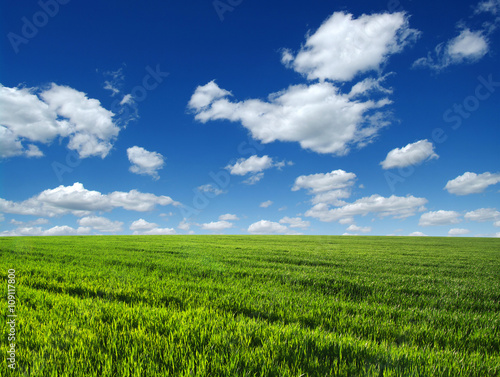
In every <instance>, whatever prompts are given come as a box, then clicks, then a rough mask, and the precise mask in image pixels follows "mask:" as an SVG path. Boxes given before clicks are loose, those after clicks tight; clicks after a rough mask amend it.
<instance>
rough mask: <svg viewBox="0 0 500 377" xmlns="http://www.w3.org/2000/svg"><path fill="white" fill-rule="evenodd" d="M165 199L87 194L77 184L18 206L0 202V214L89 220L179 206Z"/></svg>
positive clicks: (129, 194) (136, 194) (134, 192)
mask: <svg viewBox="0 0 500 377" xmlns="http://www.w3.org/2000/svg"><path fill="white" fill-rule="evenodd" d="M179 204H180V203H178V202H175V201H174V200H172V198H170V197H168V196H164V195H162V196H156V195H154V194H149V193H142V192H139V191H137V190H131V191H129V192H121V191H114V192H112V193H110V194H102V193H100V192H98V191H91V190H87V189H86V188H85V187H83V185H82V184H81V183H79V182H76V183H74V184H73V185H72V186H63V185H61V186H59V187H56V188H55V189H48V190H45V191H42V192H41V193H40V194H38V195H35V196H33V197H32V198H29V199H27V200H24V201H22V202H13V201H9V200H5V199H2V198H0V211H1V212H4V213H12V214H19V215H32V216H44V217H55V216H62V215H66V214H68V213H72V214H73V215H75V216H89V215H90V214H91V213H92V212H95V211H105V212H107V211H111V210H113V209H114V208H123V209H126V210H129V211H138V212H147V211H151V210H153V209H154V208H155V206H157V205H161V206H166V205H176V206H177V205H179Z"/></svg>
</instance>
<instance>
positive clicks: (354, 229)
mask: <svg viewBox="0 0 500 377" xmlns="http://www.w3.org/2000/svg"><path fill="white" fill-rule="evenodd" d="M346 230H347V231H348V232H361V233H369V232H371V231H372V228H371V227H369V226H357V225H355V224H351V225H349V227H348V228H347V229H346Z"/></svg>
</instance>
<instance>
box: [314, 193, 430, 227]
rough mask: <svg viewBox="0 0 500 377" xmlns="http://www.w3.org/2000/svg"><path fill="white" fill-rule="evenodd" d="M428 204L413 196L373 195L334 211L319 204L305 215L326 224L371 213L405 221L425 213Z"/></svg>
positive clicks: (349, 219) (343, 221)
mask: <svg viewBox="0 0 500 377" xmlns="http://www.w3.org/2000/svg"><path fill="white" fill-rule="evenodd" d="M426 203H427V199H425V198H416V197H414V196H413V195H408V196H406V197H401V196H395V195H392V196H390V197H389V198H385V197H383V196H380V195H372V196H369V197H364V198H361V199H358V200H356V201H355V202H353V203H348V204H345V205H343V206H342V207H338V208H333V209H330V208H329V206H328V204H326V203H319V204H316V205H314V206H313V207H312V208H311V209H309V210H308V211H307V212H306V213H305V215H306V216H309V217H314V218H317V219H318V220H320V221H324V222H332V221H339V222H341V223H348V222H352V221H353V219H354V216H366V215H368V214H370V213H372V214H377V215H378V216H379V217H387V216H390V217H393V218H396V219H404V218H407V217H410V216H413V215H415V213H416V212H421V211H424V210H425V208H424V205H425V204H426Z"/></svg>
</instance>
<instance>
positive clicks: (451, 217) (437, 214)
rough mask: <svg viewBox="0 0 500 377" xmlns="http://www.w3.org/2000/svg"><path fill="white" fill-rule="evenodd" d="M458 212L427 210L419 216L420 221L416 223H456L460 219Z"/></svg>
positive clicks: (424, 224)
mask: <svg viewBox="0 0 500 377" xmlns="http://www.w3.org/2000/svg"><path fill="white" fill-rule="evenodd" d="M459 217H460V214H459V213H458V212H455V211H442V210H440V211H434V212H427V213H424V214H422V216H420V221H419V222H418V225H420V226H433V225H450V224H458V223H459V222H460V221H462V220H461V219H459Z"/></svg>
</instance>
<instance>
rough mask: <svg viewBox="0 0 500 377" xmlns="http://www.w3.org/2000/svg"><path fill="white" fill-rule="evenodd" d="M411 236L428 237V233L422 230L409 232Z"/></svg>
mask: <svg viewBox="0 0 500 377" xmlns="http://www.w3.org/2000/svg"><path fill="white" fill-rule="evenodd" d="M408 236H410V237H427V234H424V233H422V232H413V233H410V234H408Z"/></svg>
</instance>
